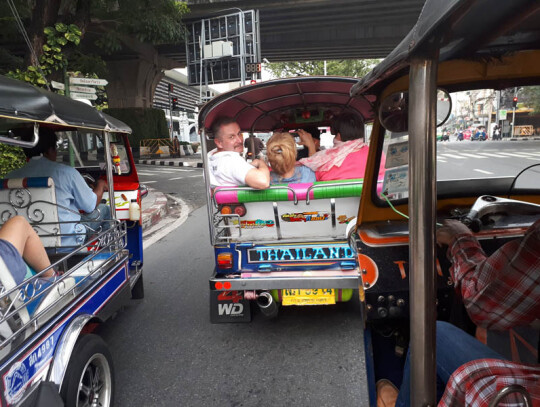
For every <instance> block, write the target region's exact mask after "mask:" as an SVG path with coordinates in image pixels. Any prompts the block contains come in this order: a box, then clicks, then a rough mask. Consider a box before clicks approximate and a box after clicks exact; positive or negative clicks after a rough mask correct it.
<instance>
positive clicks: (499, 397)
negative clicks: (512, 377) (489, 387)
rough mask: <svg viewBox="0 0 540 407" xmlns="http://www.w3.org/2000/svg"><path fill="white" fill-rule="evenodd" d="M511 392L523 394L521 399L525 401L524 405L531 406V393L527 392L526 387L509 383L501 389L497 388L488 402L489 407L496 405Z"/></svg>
mask: <svg viewBox="0 0 540 407" xmlns="http://www.w3.org/2000/svg"><path fill="white" fill-rule="evenodd" d="M513 393H519V394H521V395H522V396H523V401H524V402H525V404H524V405H525V407H530V406H532V399H531V395H530V394H529V392H528V391H527V389H526V388H525V387H523V386H521V385H519V384H511V385H509V386H506V387H503V388H502V389H501V390H499V392H498V393H497V395H496V396H495V398H494V399H493V400H491V402H490V403H489V407H497V406H498V405H499V403H500V402H501V401H503V400H504V399H505V398H506V396H508V395H509V394H513Z"/></svg>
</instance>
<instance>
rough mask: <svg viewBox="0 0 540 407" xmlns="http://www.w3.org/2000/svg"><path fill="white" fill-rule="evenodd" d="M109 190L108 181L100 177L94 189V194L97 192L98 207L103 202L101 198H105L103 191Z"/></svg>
mask: <svg viewBox="0 0 540 407" xmlns="http://www.w3.org/2000/svg"><path fill="white" fill-rule="evenodd" d="M108 190H109V188H108V186H107V182H106V181H105V180H103V179H98V180H97V182H96V186H95V187H94V189H93V191H94V194H96V208H97V206H98V205H99V204H100V203H101V199H102V198H103V192H105V191H108Z"/></svg>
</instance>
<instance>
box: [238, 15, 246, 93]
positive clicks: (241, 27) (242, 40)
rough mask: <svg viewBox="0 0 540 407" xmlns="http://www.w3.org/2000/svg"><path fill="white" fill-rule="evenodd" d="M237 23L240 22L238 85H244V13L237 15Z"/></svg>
mask: <svg viewBox="0 0 540 407" xmlns="http://www.w3.org/2000/svg"><path fill="white" fill-rule="evenodd" d="M238 21H239V22H240V85H242V86H244V85H245V84H246V22H245V20H244V12H243V11H240V13H238Z"/></svg>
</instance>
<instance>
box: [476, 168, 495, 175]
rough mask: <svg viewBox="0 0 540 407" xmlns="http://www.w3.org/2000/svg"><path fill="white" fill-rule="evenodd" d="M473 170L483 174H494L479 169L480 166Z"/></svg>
mask: <svg viewBox="0 0 540 407" xmlns="http://www.w3.org/2000/svg"><path fill="white" fill-rule="evenodd" d="M473 171H476V172H481V173H482V174H488V175H493V173H492V172H489V171H484V170H479V169H478V168H475V169H473Z"/></svg>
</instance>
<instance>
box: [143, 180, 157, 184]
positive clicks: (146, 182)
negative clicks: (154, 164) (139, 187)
mask: <svg viewBox="0 0 540 407" xmlns="http://www.w3.org/2000/svg"><path fill="white" fill-rule="evenodd" d="M154 182H157V181H143V184H153V183H154Z"/></svg>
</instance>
